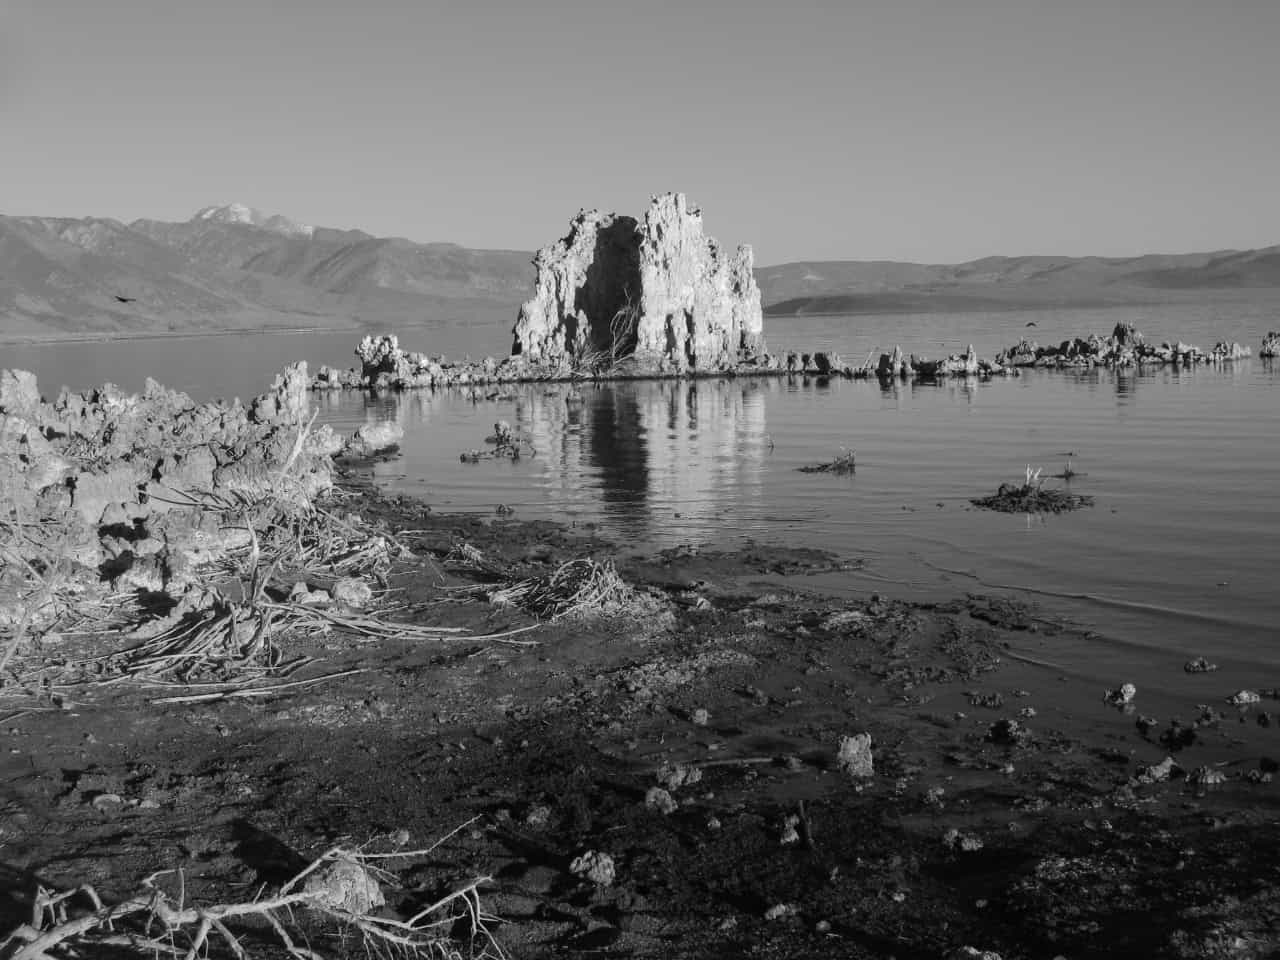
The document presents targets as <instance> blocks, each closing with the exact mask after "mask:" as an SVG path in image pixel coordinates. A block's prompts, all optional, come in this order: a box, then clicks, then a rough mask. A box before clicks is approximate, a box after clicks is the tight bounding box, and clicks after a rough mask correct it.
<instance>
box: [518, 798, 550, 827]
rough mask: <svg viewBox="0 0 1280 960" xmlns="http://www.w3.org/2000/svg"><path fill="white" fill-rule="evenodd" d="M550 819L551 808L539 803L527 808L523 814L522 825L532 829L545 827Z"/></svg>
mask: <svg viewBox="0 0 1280 960" xmlns="http://www.w3.org/2000/svg"><path fill="white" fill-rule="evenodd" d="M550 821H551V808H550V807H548V806H547V805H546V804H543V803H539V804H535V805H534V806H532V807H530V808H529V811H528V812H527V813H526V814H525V815H524V825H525V826H526V827H529V828H530V829H532V830H542V829H545V828H546V826H547V824H548V823H549V822H550Z"/></svg>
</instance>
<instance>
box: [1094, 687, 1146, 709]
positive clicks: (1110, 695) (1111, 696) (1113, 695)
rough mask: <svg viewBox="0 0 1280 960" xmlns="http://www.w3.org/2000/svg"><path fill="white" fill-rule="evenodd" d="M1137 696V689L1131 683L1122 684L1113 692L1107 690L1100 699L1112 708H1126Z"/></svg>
mask: <svg viewBox="0 0 1280 960" xmlns="http://www.w3.org/2000/svg"><path fill="white" fill-rule="evenodd" d="M1137 695H1138V688H1137V687H1135V686H1134V685H1133V684H1132V683H1122V684H1121V685H1120V686H1118V687H1117V688H1116V689H1114V690H1108V691H1107V692H1106V693H1105V694H1104V695H1103V697H1102V699H1103V700H1104V701H1105V702H1107V703H1109V704H1111V706H1113V707H1126V706H1128V705H1129V704H1131V703H1132V702H1133V698H1134V697H1136V696H1137Z"/></svg>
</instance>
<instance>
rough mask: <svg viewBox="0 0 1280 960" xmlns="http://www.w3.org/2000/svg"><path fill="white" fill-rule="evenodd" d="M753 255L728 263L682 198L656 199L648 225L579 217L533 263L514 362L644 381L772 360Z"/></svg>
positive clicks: (593, 214)
mask: <svg viewBox="0 0 1280 960" xmlns="http://www.w3.org/2000/svg"><path fill="white" fill-rule="evenodd" d="M752 265H753V257H752V252H751V248H750V247H749V246H746V245H743V246H740V247H739V248H738V250H737V253H736V254H734V255H733V256H725V255H724V254H723V253H722V251H721V249H720V246H719V244H718V243H716V241H715V240H713V239H712V238H710V237H707V236H706V235H705V234H704V233H703V232H702V213H701V211H700V210H698V208H697V207H694V206H691V205H690V204H689V203H688V201H687V200H686V199H685V196H684V194H681V193H668V194H664V195H662V196H657V197H654V198H653V199H652V200H651V202H650V204H649V210H648V212H647V213H646V214H645V216H644V219H643V220H642V221H637V220H635V219H634V218H632V217H628V216H623V215H619V214H613V213H602V212H600V211H598V210H593V211H589V212H587V211H584V212H582V213H580V214H578V216H577V218H575V219H574V221H573V223H572V225H571V226H570V230H569V234H568V236H566V237H565V238H564V239H562V240H560V241H558V242H556V243H554V244H551V245H550V246H547V247H543V248H542V249H541V250H539V251H538V254H537V256H536V257H535V258H534V266H535V267H536V268H537V281H536V286H535V288H534V294H533V297H532V298H530V299H529V300H528V301H526V302H525V304H524V305H523V306H522V307H521V308H520V314H519V317H518V318H517V320H516V325H515V331H514V340H513V343H512V348H511V353H512V355H513V356H524V357H527V358H529V359H535V360H554V361H558V360H564V359H567V360H569V361H571V362H573V363H575V364H576V365H578V366H582V367H588V368H596V369H601V368H603V369H611V368H616V367H617V366H618V365H619V364H620V363H622V362H623V361H631V362H632V363H633V365H634V367H635V372H637V373H656V374H679V373H689V372H700V373H702V372H712V371H722V370H731V369H734V368H735V367H737V366H738V365H739V364H741V363H744V362H752V361H755V360H756V359H757V358H759V357H762V356H763V355H764V354H765V343H764V320H763V314H762V311H761V307H760V290H759V288H758V287H757V286H756V283H755V277H754V276H753V274H752Z"/></svg>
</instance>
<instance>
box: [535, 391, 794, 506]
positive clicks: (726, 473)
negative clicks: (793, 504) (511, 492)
mask: <svg viewBox="0 0 1280 960" xmlns="http://www.w3.org/2000/svg"><path fill="white" fill-rule="evenodd" d="M764 386H765V385H764V384H762V383H760V382H758V381H755V380H751V379H748V380H727V381H726V380H700V381H672V380H663V381H653V380H649V381H625V382H618V383H611V384H604V385H599V386H596V387H592V388H588V389H587V390H586V391H585V393H584V395H583V397H582V400H581V402H575V400H574V398H573V394H572V393H570V391H568V390H567V389H558V388H552V389H549V390H543V389H538V390H536V391H531V392H529V393H526V394H523V395H522V396H521V398H520V401H519V402H518V403H517V411H516V417H517V420H518V422H519V425H520V428H521V429H522V430H524V431H525V432H526V433H527V434H528V436H529V437H530V438H531V439H532V441H533V444H534V446H535V448H536V449H537V450H538V460H537V463H538V464H540V466H541V468H542V486H543V487H544V489H546V490H547V492H548V493H549V494H550V496H551V498H552V499H553V500H555V501H557V502H559V503H562V504H564V505H566V506H570V507H577V508H579V509H582V510H584V511H589V512H593V513H594V512H596V511H600V512H603V513H604V514H606V515H608V516H611V517H613V518H614V519H631V520H633V521H635V522H636V523H637V524H639V525H643V526H645V527H647V526H648V525H649V520H650V519H651V516H652V514H654V513H658V514H667V515H669V514H670V512H672V511H675V512H679V513H680V514H681V517H682V522H681V526H682V527H684V526H685V525H686V524H688V523H694V524H700V523H706V522H710V521H712V520H713V519H714V518H715V516H716V513H717V510H718V509H720V508H721V507H722V506H723V505H724V504H725V503H727V502H729V501H730V500H731V499H733V500H736V501H738V502H739V503H741V502H742V501H743V500H747V499H754V498H755V496H756V495H757V493H758V491H759V489H760V487H761V484H762V479H761V473H762V470H763V459H764V453H765V449H766V446H767V444H768V438H767V435H766V432H765V396H764V390H763V389H762V387H764ZM731 491H732V496H730V492H731Z"/></svg>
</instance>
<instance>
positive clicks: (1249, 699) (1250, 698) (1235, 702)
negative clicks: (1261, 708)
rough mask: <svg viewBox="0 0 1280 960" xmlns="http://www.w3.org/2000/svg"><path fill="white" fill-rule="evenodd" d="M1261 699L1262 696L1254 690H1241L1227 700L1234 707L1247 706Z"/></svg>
mask: <svg viewBox="0 0 1280 960" xmlns="http://www.w3.org/2000/svg"><path fill="white" fill-rule="evenodd" d="M1261 699H1262V697H1260V696H1259V695H1258V694H1257V693H1255V692H1254V691H1253V690H1240V691H1238V692H1236V693H1233V694H1232V695H1231V696H1230V697H1228V698H1227V702H1228V703H1229V704H1231V705H1232V706H1233V707H1247V706H1249V705H1250V704H1252V703H1257V702H1258V701H1260V700H1261Z"/></svg>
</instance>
